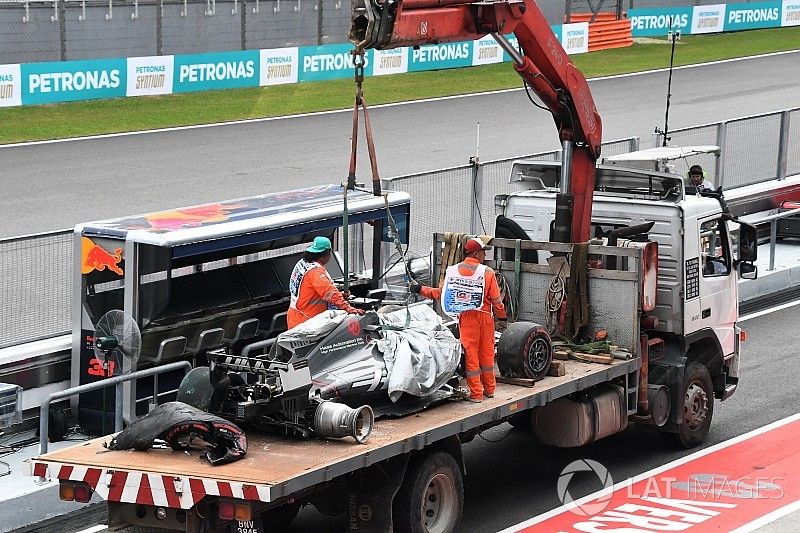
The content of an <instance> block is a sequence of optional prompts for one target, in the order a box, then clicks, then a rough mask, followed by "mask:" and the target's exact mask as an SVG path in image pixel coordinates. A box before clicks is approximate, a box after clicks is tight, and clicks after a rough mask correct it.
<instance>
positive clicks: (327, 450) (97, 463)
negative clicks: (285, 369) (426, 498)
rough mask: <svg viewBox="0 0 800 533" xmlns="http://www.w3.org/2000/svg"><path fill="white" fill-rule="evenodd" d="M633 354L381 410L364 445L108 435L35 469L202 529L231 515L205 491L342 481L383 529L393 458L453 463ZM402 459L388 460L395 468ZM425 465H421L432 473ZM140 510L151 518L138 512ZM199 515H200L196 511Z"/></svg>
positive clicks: (360, 525) (445, 495)
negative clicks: (228, 458) (219, 451)
mask: <svg viewBox="0 0 800 533" xmlns="http://www.w3.org/2000/svg"><path fill="white" fill-rule="evenodd" d="M639 363H640V361H639V359H638V358H637V359H630V360H627V361H616V362H615V363H614V364H612V365H609V366H605V365H598V364H592V363H583V362H579V361H567V362H566V375H564V376H562V377H547V378H545V379H544V380H542V381H540V382H538V383H537V384H536V386H535V387H533V388H527V387H520V386H515V385H507V384H503V383H499V384H498V385H497V391H496V394H495V397H494V398H491V399H486V400H485V401H484V402H483V403H481V404H471V403H469V402H453V403H448V404H446V405H440V406H437V407H433V408H431V409H429V410H427V411H425V412H423V413H421V414H419V415H418V416H408V417H404V418H397V419H388V420H379V421H378V423H377V424H376V426H375V429H374V430H373V432H372V435H371V437H370V440H369V441H368V442H367V443H366V444H363V445H356V444H353V442H352V441H351V440H350V439H341V440H302V441H301V440H286V439H281V438H280V437H275V436H269V435H264V434H258V433H255V434H252V435H248V440H249V443H248V452H247V455H246V456H245V457H244V459H242V460H240V461H237V462H235V463H232V464H228V465H224V466H211V465H210V464H208V463H206V462H204V461H201V460H199V459H198V458H197V457H196V455H195V456H193V455H188V454H182V453H176V452H173V451H172V450H169V449H162V450H150V451H148V452H146V455H142V452H135V451H125V452H113V453H112V452H108V453H104V452H107V450H105V448H104V447H103V443H104V442H107V441H108V438H98V439H93V440H91V441H88V442H86V443H83V444H80V445H76V446H71V447H69V448H67V449H63V450H59V451H54V452H51V453H48V454H47V455H46V456H42V457H39V458H37V459H35V460H34V463H33V474H34V475H37V476H41V477H45V478H57V479H59V480H60V481H61V483H62V484H64V483H69V482H75V483H76V484H78V483H88V484H89V485H91V486H92V487H93V488H94V492H96V493H97V494H98V495H99V496H100V497H101V498H103V499H105V500H107V501H108V506H109V519H110V523H109V526H110V528H113V527H114V524H115V522H117V523H118V524H119V525H123V524H124V523H131V524H134V523H143V522H144V523H149V524H150V525H154V526H155V525H158V526H159V527H164V528H168V529H176V530H185V531H197V530H202V529H200V528H199V524H198V522H201V521H202V522H205V527H206V531H218V530H219V528H222V527H227V525H228V524H226V523H225V522H226V521H224V520H222V519H220V518H219V517H218V516H217V515H218V512H215V509H213V508H212V507H218V504H215V505H211V503H210V502H211V501H216V502H219V503H222V502H225V501H228V502H231V503H232V504H235V505H239V506H242V507H244V506H246V507H248V508H251V509H252V512H250V513H249V514H250V516H241V518H242V519H243V520H242V521H243V522H246V521H249V520H252V519H253V518H255V517H256V516H258V513H257V510H258V509H259V507H261V508H268V507H269V505H270V504H272V505H275V504H281V503H283V504H284V508H285V507H286V506H289V507H291V506H292V505H293V504H294V503H295V502H297V503H299V502H301V501H304V498H306V497H309V496H311V495H313V494H314V493H315V492H317V491H320V490H321V488H322V487H325V486H326V485H328V486H329V487H339V486H340V487H341V489H340V490H344V488H345V487H347V490H348V498H347V499H346V500H345V501H346V504H347V507H346V509H342V510H345V511H346V512H347V513H349V519H348V523H349V524H356V527H357V530H358V531H389V530H390V528H391V523H392V522H391V513H390V512H388V513H387V512H386V509H387V507H386V506H387V504H388V508H389V509H391V501H392V497H393V496H394V492H395V491H396V490H397V489H398V488H399V486H400V483H401V481H402V476H397V475H395V476H392V473H393V472H392V470H393V469H392V466H395V464H397V463H401V462H407V461H408V459H409V458H410V457H411V456H414V457H431V456H432V455H434V454H437V453H444V454H447V455H448V456H449V457H453V459H454V461H457V462H455V463H454V464H453V466H455V465H456V464H458V463H460V462H461V443H463V442H466V441H468V440H471V438H472V437H474V436H475V434H476V432H478V431H480V430H482V429H485V428H488V427H491V426H494V425H496V424H500V423H502V422H504V421H505V420H507V419H508V418H509V417H512V416H514V415H516V414H518V413H520V412H522V411H524V410H527V409H531V408H533V407H536V406H543V405H545V404H547V403H549V402H551V401H553V400H555V399H557V398H562V397H566V396H568V395H570V394H573V393H575V392H578V391H581V390H584V389H588V388H591V387H594V386H596V385H600V384H602V383H608V382H611V381H614V380H615V379H625V378H626V377H627V378H628V379H635V375H636V372H637V369H638V367H639ZM399 466H400V465H399V464H397V466H396V467H395V468H394V470H395V471H400V470H401V469H400V468H399ZM461 466H462V465H459V466H458V470H459V471H460V470H461ZM431 472H433V471H432V470H431V471H426V472H422V473H421V475H422V476H423V477H425V476H430V475H431ZM453 474H455V475H456V476H455V477H456V479H457V483H458V488H456V487H455V486H453V487H449V488H448V487H438V486H437V487H434V493H436V495H437V496H439V497H440V499H441V501H442V503H443V505H451V506H453V507H452V508H447V509H451V510H452V512H455V513H457V514H460V511H461V507H460V505H461V501H462V497H461V494H457V492H461V487H460V485H461V478H460V474H458V472H456V473H453ZM354 477H358V478H360V479H363V480H366V481H365V482H364V483H363V484H359V483H353V481H356V480H355V479H350V478H354ZM348 480H349V481H350V482H349V483H348V482H347V481H348ZM381 481H382V482H381ZM423 481H428V480H427V479H425V480H423ZM418 482H421V481H418ZM439 492H442V493H439ZM312 498H313V496H312ZM312 501H313V499H312ZM203 502H205V505H203ZM410 504H411V502H409V505H410ZM419 505H420V502H417V506H419ZM137 509H138V511H137ZM158 509H163V511H162V513H163V516H164V518H162V519H160V520H159V519H158V518H156V517H157V516H161V515H160V514H158ZM279 509H280V507H279ZM444 509H445V508H443V511H444ZM137 512H138V513H140V514H145V515H146V517H147V518H149V520H147V521H144V520H142V518H145V517H140V518H137ZM240 512H242V511H240ZM295 512H296V511H295ZM444 514H445V513H444V512H443V513H442V515H444ZM201 516H203V517H207V518H205V519H202V520H201V518H200V517H201ZM269 516H270V515H267V517H265V519H263V520H262V523H263V527H264V528H265V531H271V530H272V529H271V527H272V526H271V524H270V521H269V520H270V518H269ZM115 519H116V520H115ZM236 526H237V527H238V524H237V525H236ZM351 529H353V528H352V527H351ZM395 530H397V531H400V529H397V528H395Z"/></svg>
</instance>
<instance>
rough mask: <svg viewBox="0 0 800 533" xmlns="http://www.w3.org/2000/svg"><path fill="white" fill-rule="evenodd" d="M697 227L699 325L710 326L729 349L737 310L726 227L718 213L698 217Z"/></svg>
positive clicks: (731, 345) (731, 346)
mask: <svg viewBox="0 0 800 533" xmlns="http://www.w3.org/2000/svg"><path fill="white" fill-rule="evenodd" d="M699 228H700V229H699V231H700V235H699V240H698V242H699V245H700V287H699V288H700V327H701V328H712V329H713V330H714V331H715V332H716V335H717V338H718V339H719V341H720V344H721V346H722V350H723V352H724V353H726V354H728V353H731V352H732V351H733V342H734V339H733V337H734V331H733V326H734V323H735V322H736V315H737V312H738V302H737V301H736V290H735V286H734V284H735V283H736V275H735V272H734V268H733V258H732V255H731V245H730V240H729V238H728V228H727V224H726V223H725V221H724V220H722V218H721V217H719V216H715V217H711V218H708V219H705V220H701V221H700V224H699Z"/></svg>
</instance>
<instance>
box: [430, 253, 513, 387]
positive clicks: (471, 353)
mask: <svg viewBox="0 0 800 533" xmlns="http://www.w3.org/2000/svg"><path fill="white" fill-rule="evenodd" d="M480 264H481V263H480V261H478V260H477V259H476V258H474V257H467V258H466V259H465V260H464V261H463V262H461V263H459V265H458V272H459V274H461V275H463V276H471V275H473V274H474V273H475V271H476V269H477V268H478V266H479V265H480ZM420 294H421V295H422V296H424V297H426V298H431V299H434V300H440V299H441V296H442V287H437V288H435V289H434V288H431V287H424V286H423V287H420ZM492 309H494V313H495V314H496V315H497V318H500V319H505V318H506V309H505V307H504V306H503V301H502V300H501V299H500V287H499V286H498V285H497V277H496V276H495V273H494V270H492V269H491V268H489V267H486V272H485V277H484V285H483V305H482V306H481V307H480V309H475V310H474V311H464V312H463V313H461V314H460V315H458V329H459V332H460V334H461V345H462V346H464V352H465V354H466V355H465V365H466V368H465V370H466V377H467V385H469V390H470V396H471V397H472V398H474V399H482V398H483V396H484V394H485V395H486V396H491V395H494V389H495V379H494V318H493V317H492Z"/></svg>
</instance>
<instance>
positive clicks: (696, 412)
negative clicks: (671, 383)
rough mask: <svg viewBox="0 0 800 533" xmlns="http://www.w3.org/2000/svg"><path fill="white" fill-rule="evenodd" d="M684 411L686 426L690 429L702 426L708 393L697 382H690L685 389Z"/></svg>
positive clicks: (706, 408) (706, 411)
mask: <svg viewBox="0 0 800 533" xmlns="http://www.w3.org/2000/svg"><path fill="white" fill-rule="evenodd" d="M684 411H685V419H686V426H687V427H688V428H689V429H690V430H692V431H695V430H697V429H698V428H699V427H700V426H702V425H703V422H705V420H706V417H707V416H708V395H707V394H706V391H705V390H704V389H703V387H702V386H700V384H699V383H697V382H692V383H691V384H690V385H689V387H688V388H687V389H686V401H685V403H684Z"/></svg>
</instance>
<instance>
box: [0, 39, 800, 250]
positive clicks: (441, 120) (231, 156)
mask: <svg viewBox="0 0 800 533" xmlns="http://www.w3.org/2000/svg"><path fill="white" fill-rule="evenodd" d="M664 53H665V56H664V57H665V59H664V62H665V64H666V63H667V62H668V49H667V48H666V47H665V49H664ZM677 53H678V54H680V48H679V49H678V52H677ZM798 63H800V52H792V53H785V54H778V55H771V56H765V57H759V58H751V59H745V60H737V61H729V62H722V63H717V64H712V65H705V66H697V67H687V68H681V69H678V70H676V71H675V73H674V76H673V90H672V93H673V96H672V102H671V104H672V105H671V108H670V127H672V128H679V127H685V126H693V125H697V124H702V123H707V122H716V121H719V120H724V119H731V118H736V117H741V116H745V115H752V114H756V113H762V112H770V111H776V110H780V109H785V108H788V107H796V106H800V91H798V90H797V88H798V87H800V69H798V68H797V65H798ZM667 76H668V73H667V72H666V71H659V72H651V73H645V74H640V75H632V76H624V77H617V78H608V79H597V80H593V81H592V82H591V87H592V91H593V94H594V98H595V101H596V104H597V107H598V110H599V112H600V115H601V116H602V118H603V121H604V138H605V139H609V140H610V139H617V138H621V137H626V136H630V135H640V136H642V138H643V140H647V139H648V136H649V135H650V133H652V131H653V129H654V127H655V126H663V123H664V103H665V96H666V87H667ZM369 91H370V86H369V80H367V82H366V84H365V94H366V96H367V98H369V96H370V92H369ZM371 118H372V121H373V129H374V131H375V135H376V145H377V149H378V158H379V169H380V172H381V175H383V176H387V177H388V176H396V175H401V174H407V173H413V172H419V171H424V170H431V169H436V168H442V167H447V166H454V165H460V164H464V163H466V162H467V161H468V159H469V157H470V156H472V155H474V154H475V149H476V131H477V124H478V122H480V132H481V135H480V152H479V153H480V157H481V159H482V160H484V161H487V160H491V159H496V158H501V157H513V156H516V155H522V154H526V153H531V152H538V151H545V150H550V149H554V148H557V147H558V140H557V136H556V133H555V129H554V127H553V123H552V120H551V118H550V116H549V114H548V113H546V112H544V111H542V110H539V109H537V108H535V107H533V106H532V105H531V104H530V102H529V101H528V99H527V97H526V96H525V94H524V92H522V91H518V90H517V91H506V92H500V93H492V94H483V95H474V96H468V97H461V98H451V99H439V100H434V101H427V102H422V103H413V104H406V105H393V106H384V107H376V108H374V109H373V110H372V113H371ZM11 127H13V126H11ZM350 130H351V123H350V113H349V112H348V111H345V112H332V113H324V114H316V115H310V116H301V117H294V118H287V119H279V120H262V121H251V122H245V123H236V124H230V125H220V126H214V127H206V128H192V129H178V130H173V131H161V132H155V133H145V134H139V135H123V136H109V137H100V138H92V139H85V140H75V141H70V142H58V143H46V144H31V145H17V146H5V147H0V172H1V174H2V176H3V177H4V179H3V189H4V190H3V194H0V237H8V236H15V235H21V234H28V233H36V232H40V231H48V230H55V229H64V228H68V227H72V226H74V225H75V224H77V223H79V222H86V221H90V220H97V219H102V218H111V217H117V216H121V215H128V214H136V213H142V212H149V211H154V210H159V209H169V208H174V207H182V206H187V205H192V204H196V203H202V202H211V201H219V200H225V199H230V198H237V197H242V196H250V195H254V194H261V193H264V192H270V191H277V190H285V189H287V188H295V187H302V186H305V185H311V184H318V183H330V182H334V183H338V182H341V181H342V180H343V179H344V176H345V175H346V173H347V167H348V162H349V142H350V141H349V135H350V133H349V132H350ZM361 146H364V143H363V142H362V143H361ZM362 155H363V154H362ZM368 168H369V167H368V164H367V161H366V157H363V158H362V159H361V160H360V161H359V169H360V172H359V177H360V178H362V179H369V170H368Z"/></svg>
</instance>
